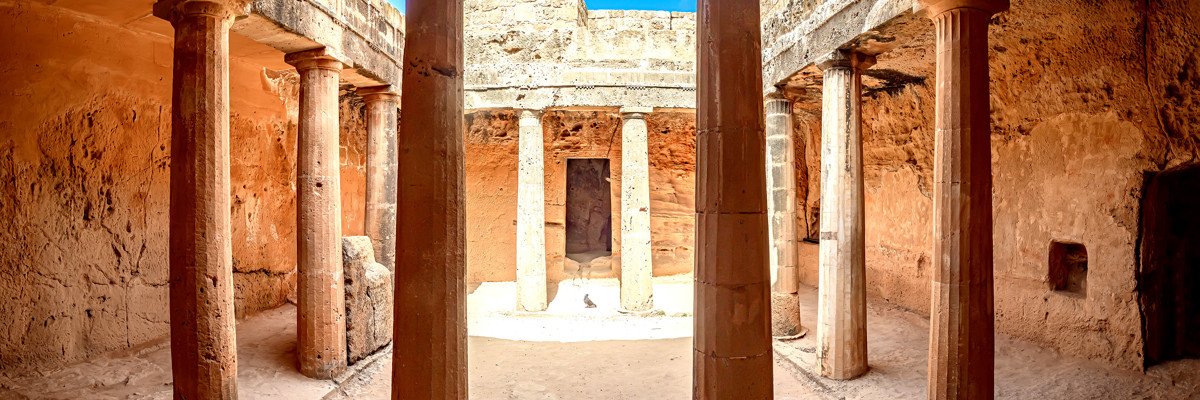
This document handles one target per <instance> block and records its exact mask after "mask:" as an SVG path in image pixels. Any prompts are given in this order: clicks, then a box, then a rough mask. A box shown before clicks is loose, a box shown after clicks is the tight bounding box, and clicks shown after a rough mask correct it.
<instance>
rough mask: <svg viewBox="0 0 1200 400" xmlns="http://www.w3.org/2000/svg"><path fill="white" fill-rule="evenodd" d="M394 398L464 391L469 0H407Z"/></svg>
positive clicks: (446, 396) (439, 396)
mask: <svg viewBox="0 0 1200 400" xmlns="http://www.w3.org/2000/svg"><path fill="white" fill-rule="evenodd" d="M407 6H408V15H407V18H406V19H405V20H406V21H407V24H408V25H407V30H406V31H407V32H408V37H407V38H406V40H405V41H404V62H403V65H404V74H403V82H404V83H403V90H402V91H401V92H402V93H405V95H404V96H401V97H400V115H401V118H400V154H403V156H402V157H400V181H401V182H404V184H403V185H400V189H399V197H398V199H399V203H398V204H399V206H400V211H399V213H398V215H397V234H396V307H395V311H396V318H395V321H396V325H395V329H394V330H393V334H394V336H395V338H396V339H395V342H396V343H398V344H400V345H397V346H394V352H393V358H392V398H393V399H397V400H400V399H466V397H467V307H466V306H467V303H466V283H465V278H466V242H467V241H466V235H465V233H464V226H465V219H464V217H465V215H466V214H465V212H466V210H465V209H464V196H465V193H464V188H465V185H464V182H463V181H464V178H463V173H464V170H465V168H464V166H463V160H464V153H465V149H464V147H463V146H464V141H463V78H462V74H463V0H408V5H407Z"/></svg>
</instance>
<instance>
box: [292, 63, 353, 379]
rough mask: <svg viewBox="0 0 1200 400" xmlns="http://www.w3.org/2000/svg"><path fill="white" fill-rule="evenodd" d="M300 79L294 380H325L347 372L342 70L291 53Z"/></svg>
mask: <svg viewBox="0 0 1200 400" xmlns="http://www.w3.org/2000/svg"><path fill="white" fill-rule="evenodd" d="M285 61H287V63H288V64H291V65H293V66H295V67H296V71H297V72H299V74H300V115H299V119H300V121H299V124H298V127H297V132H298V133H297V139H296V147H297V151H296V231H297V235H296V240H297V245H296V249H297V251H298V253H299V256H298V257H297V263H298V267H297V268H298V270H299V272H298V274H297V278H296V298H297V300H298V301H297V311H296V318H297V324H296V328H297V331H298V338H297V339H298V343H297V349H296V350H297V353H298V358H299V359H300V372H301V373H303V374H304V375H305V376H308V377H310V378H320V379H328V378H332V377H334V376H337V375H338V374H340V373H341V372H342V371H343V370H345V369H346V318H345V317H346V293H345V290H344V289H343V287H344V284H345V283H344V278H343V274H342V200H341V194H342V193H341V171H340V170H339V167H340V162H339V144H338V135H339V133H340V130H339V129H338V79H339V78H340V76H341V71H342V63H341V62H340V61H337V60H335V59H333V58H331V57H329V56H327V55H326V54H325V51H324V50H323V49H317V50H311V51H305V52H299V53H292V54H288V55H287V57H285Z"/></svg>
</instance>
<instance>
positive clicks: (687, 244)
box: [465, 110, 696, 283]
mask: <svg viewBox="0 0 1200 400" xmlns="http://www.w3.org/2000/svg"><path fill="white" fill-rule="evenodd" d="M465 123H466V131H467V145H466V146H467V159H466V163H467V169H466V179H467V237H468V242H467V280H468V282H473V283H474V282H487V281H513V280H516V235H517V232H516V212H517V191H516V188H517V186H516V185H517V141H518V136H517V135H518V129H517V118H516V116H515V115H514V114H513V112H512V111H476V112H473V113H470V114H468V115H467V116H466V121H465ZM646 123H647V127H648V129H649V148H650V191H651V201H650V212H651V215H650V224H651V240H652V242H653V251H654V275H656V276H663V275H675V274H680V273H687V272H690V271H691V270H692V265H693V262H694V261H693V253H694V240H695V238H694V236H695V224H694V222H693V220H694V218H695V164H696V145H695V132H696V123H695V113H694V112H691V111H688V112H656V113H653V114H650V115H649V116H648V117H647V119H646ZM542 127H543V130H544V136H543V138H544V141H545V142H544V147H543V151H544V155H543V157H544V165H545V182H546V258H547V266H546V268H547V276H548V278H549V279H550V280H552V281H558V280H564V279H567V275H566V274H565V273H564V272H563V267H564V262H565V246H566V243H565V222H566V209H565V201H566V173H567V159H570V158H608V159H609V160H610V161H609V167H610V173H611V176H610V177H611V181H612V182H611V188H612V191H613V193H612V198H611V201H612V204H613V206H614V207H613V210H612V212H613V215H612V218H613V227H614V229H613V231H614V232H613V242H614V243H613V255H614V259H617V258H618V256H619V254H620V229H619V228H618V227H620V223H621V222H620V214H621V210H620V204H621V203H620V201H621V200H620V187H621V186H620V183H621V180H620V179H621V117H620V115H619V114H618V112H617V110H611V111H549V112H546V113H545V115H543V117H542ZM619 271H620V265H619V263H618V262H615V261H614V265H613V274H614V276H617V275H616V274H618V273H619Z"/></svg>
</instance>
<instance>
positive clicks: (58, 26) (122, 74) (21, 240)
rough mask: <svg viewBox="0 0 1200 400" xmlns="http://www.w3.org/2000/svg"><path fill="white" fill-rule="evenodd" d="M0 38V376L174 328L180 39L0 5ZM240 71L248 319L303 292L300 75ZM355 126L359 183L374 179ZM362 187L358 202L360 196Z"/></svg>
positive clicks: (236, 108) (351, 147)
mask: <svg viewBox="0 0 1200 400" xmlns="http://www.w3.org/2000/svg"><path fill="white" fill-rule="evenodd" d="M0 37H3V38H4V40H3V41H0V54H3V55H4V58H5V60H6V65H7V67H5V68H4V69H0V88H3V90H2V91H0V104H5V105H6V106H5V107H0V220H3V221H5V224H6V227H5V228H4V229H2V230H0V243H3V246H0V298H3V299H4V301H2V302H0V371H13V370H15V371H21V370H22V369H24V368H27V367H30V366H37V367H39V368H49V367H52V366H54V365H57V364H61V363H65V362H70V361H74V360H79V359H83V358H87V357H91V356H95V355H97V354H100V353H103V352H107V351H111V350H117V349H123V348H128V347H131V346H135V345H138V344H141V343H144V342H147V341H150V340H153V339H156V338H160V337H163V336H165V335H166V334H167V333H168V323H167V321H168V315H169V314H168V296H167V293H168V284H167V270H168V265H167V251H168V249H167V232H168V230H167V228H168V226H169V224H170V221H169V220H168V218H167V211H168V207H169V187H170V168H169V165H170V137H171V126H170V116H171V63H172V45H171V43H172V41H171V38H169V37H165V36H162V35H158V34H153V33H146V32H145V31H141V30H135V29H131V28H129V27H128V26H122V25H118V24H115V23H112V22H110V21H109V20H106V19H102V18H97V17H94V16H90V15H85V14H79V13H76V12H73V11H69V10H64V9H62V8H57V7H50V6H45V5H42V4H41V3H38V2H18V3H16V4H12V3H6V4H0ZM231 43H232V52H233V53H235V54H236V53H238V52H239V51H243V52H246V51H249V52H252V53H254V52H257V53H261V52H263V51H272V50H271V49H270V48H266V47H261V45H258V44H255V43H253V42H250V41H249V40H247V39H245V38H241V37H238V36H237V35H232V37H231ZM255 46H260V47H261V48H259V47H255ZM282 57H283V56H282V54H280V55H279V58H282ZM230 78H231V83H230V92H231V100H232V102H231V105H232V107H231V109H232V115H231V118H230V128H231V129H230V132H231V133H230V136H231V138H230V141H231V146H230V148H231V167H230V176H231V181H232V184H231V187H232V209H231V210H230V212H231V214H232V218H231V221H232V229H233V238H232V243H233V256H234V260H233V265H234V271H235V274H234V279H235V286H236V302H235V303H236V308H237V313H238V315H239V316H240V315H245V314H247V313H253V312H256V311H259V310H263V309H268V308H272V307H275V306H278V305H280V304H282V303H284V302H285V301H286V299H287V297H288V295H289V294H290V293H291V292H292V291H293V290H294V286H295V267H296V261H295V253H296V239H295V219H296V216H295V212H296V211H295V195H294V190H295V189H294V181H295V171H294V163H295V153H296V149H295V146H296V126H295V121H296V119H295V113H296V103H295V98H296V95H297V91H296V87H295V77H294V76H292V75H286V74H280V73H275V72H272V71H264V69H263V68H262V66H261V65H256V64H254V63H252V62H248V61H247V60H244V59H239V58H238V57H234V58H233V60H232V63H231V71H230ZM355 107H357V106H350V107H347V106H346V105H345V104H344V106H343V109H344V110H343V114H355V113H356V112H357V113H360V112H359V111H354V110H356V109H355ZM353 126H354V125H350V126H349V127H350V129H346V130H344V132H343V135H344V136H347V137H346V138H344V139H343V142H344V143H343V145H344V148H345V149H346V151H345V152H344V154H348V155H349V156H348V157H347V158H348V161H346V165H345V166H344V168H343V171H344V173H345V175H346V180H347V182H349V183H346V184H343V187H346V188H347V189H350V188H351V186H352V185H356V184H360V183H361V181H362V180H363V178H362V177H361V176H360V175H361V172H360V171H361V164H362V160H361V154H362V153H363V149H362V148H361V147H362V142H363V139H361V136H363V132H360V131H355V130H354V129H352V128H353ZM355 182H359V183H355ZM355 190H357V191H353V190H348V191H347V193H348V194H347V196H346V199H344V200H343V201H344V203H345V204H347V205H353V204H361V203H362V199H361V198H362V194H361V189H355ZM347 214H348V216H347V217H346V218H344V221H345V222H346V223H347V224H349V225H351V227H350V228H347V229H346V232H347V233H353V232H354V229H355V228H353V224H354V223H355V221H359V222H358V224H359V226H358V227H357V229H358V231H361V229H362V228H361V221H362V217H361V214H362V211H361V207H360V208H359V209H351V208H347Z"/></svg>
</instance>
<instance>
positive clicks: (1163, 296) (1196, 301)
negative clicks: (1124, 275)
mask: <svg viewBox="0 0 1200 400" xmlns="http://www.w3.org/2000/svg"><path fill="white" fill-rule="evenodd" d="M1141 256H1142V263H1141V264H1142V265H1141V271H1140V274H1139V276H1138V292H1139V295H1140V296H1139V297H1140V300H1141V302H1142V304H1141V305H1142V313H1143V314H1144V315H1145V318H1144V324H1145V325H1144V332H1145V335H1146V364H1147V365H1152V364H1156V363H1159V362H1162V361H1167V360H1172V359H1178V358H1194V357H1200V334H1198V333H1200V287H1197V285H1200V167H1189V168H1185V169H1180V170H1174V171H1167V172H1163V173H1160V174H1158V175H1156V176H1154V177H1153V178H1151V179H1150V181H1149V183H1148V185H1147V187H1146V195H1145V198H1144V199H1143V202H1142V243H1141Z"/></svg>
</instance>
